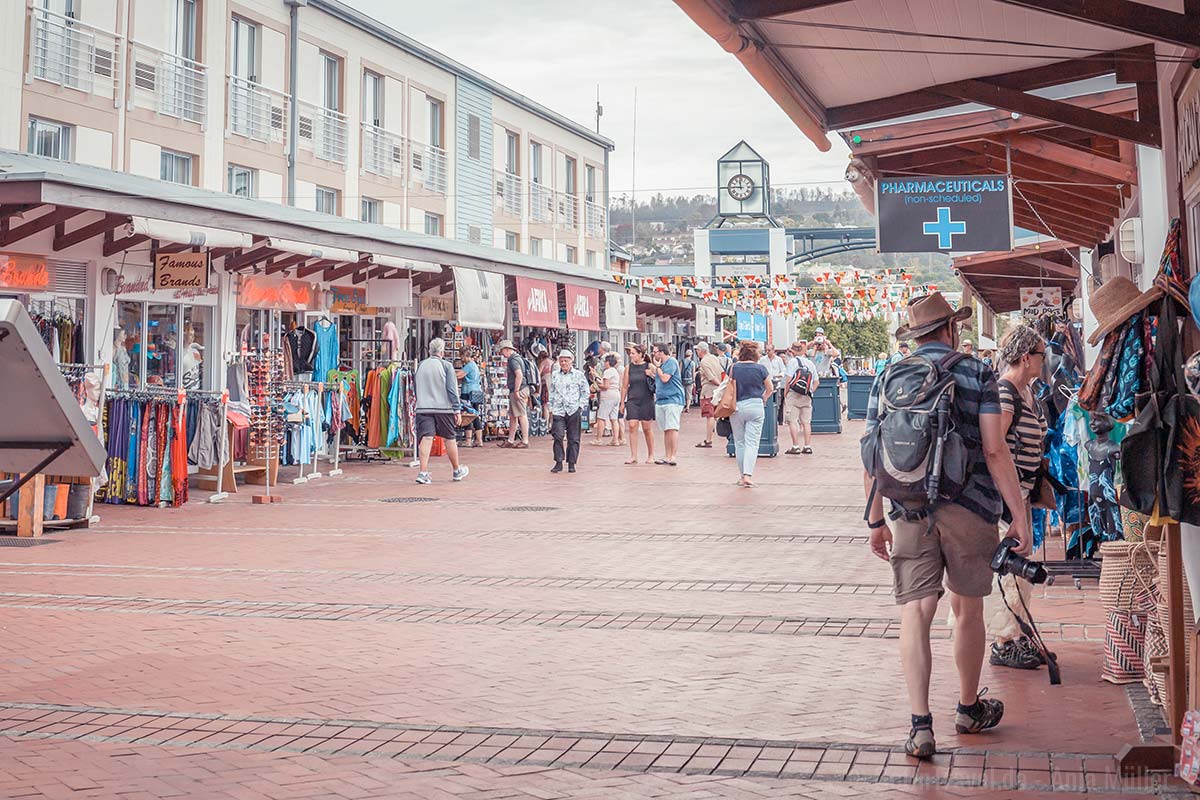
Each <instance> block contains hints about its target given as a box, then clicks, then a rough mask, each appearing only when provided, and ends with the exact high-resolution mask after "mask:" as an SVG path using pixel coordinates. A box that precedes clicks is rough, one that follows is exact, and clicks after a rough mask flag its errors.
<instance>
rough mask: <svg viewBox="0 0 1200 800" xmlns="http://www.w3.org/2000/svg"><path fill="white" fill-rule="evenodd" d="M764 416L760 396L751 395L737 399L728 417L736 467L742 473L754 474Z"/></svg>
mask: <svg viewBox="0 0 1200 800" xmlns="http://www.w3.org/2000/svg"><path fill="white" fill-rule="evenodd" d="M764 416H765V410H764V408H763V400H762V398H761V397H751V398H750V399H748V400H739V401H738V404H737V410H736V411H734V412H733V416H732V417H730V418H729V425H730V427H732V428H733V447H734V454H735V455H736V456H737V463H738V469H739V470H741V474H743V475H753V474H754V464H755V462H756V461H758V443H759V440H761V439H762V430H763V417H764Z"/></svg>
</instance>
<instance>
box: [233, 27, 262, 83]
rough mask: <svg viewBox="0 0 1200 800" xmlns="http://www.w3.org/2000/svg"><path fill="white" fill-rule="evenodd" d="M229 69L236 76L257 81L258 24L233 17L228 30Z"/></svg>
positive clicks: (244, 79)
mask: <svg viewBox="0 0 1200 800" xmlns="http://www.w3.org/2000/svg"><path fill="white" fill-rule="evenodd" d="M230 38H231V40H232V41H231V45H230V48H229V71H230V72H231V73H232V74H233V76H234V77H236V78H241V79H242V80H243V81H250V82H251V83H257V82H258V26H257V25H255V24H254V23H253V22H250V21H249V20H245V19H242V18H241V17H234V18H233V24H232V26H231V30H230Z"/></svg>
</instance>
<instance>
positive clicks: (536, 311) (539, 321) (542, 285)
mask: <svg viewBox="0 0 1200 800" xmlns="http://www.w3.org/2000/svg"><path fill="white" fill-rule="evenodd" d="M514 322H516V323H517V324H518V325H526V326H529V327H534V328H557V327H558V284H556V283H554V282H553V281H539V280H534V279H533V278H523V277H521V276H517V319H516V320H514Z"/></svg>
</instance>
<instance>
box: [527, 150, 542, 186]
mask: <svg viewBox="0 0 1200 800" xmlns="http://www.w3.org/2000/svg"><path fill="white" fill-rule="evenodd" d="M529 180H531V181H533V182H534V183H541V182H542V144H541V142H530V143H529Z"/></svg>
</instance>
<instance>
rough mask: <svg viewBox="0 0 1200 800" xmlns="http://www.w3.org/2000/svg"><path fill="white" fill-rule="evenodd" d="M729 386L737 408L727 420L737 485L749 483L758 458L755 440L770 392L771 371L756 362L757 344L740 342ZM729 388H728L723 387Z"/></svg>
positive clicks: (760, 430) (758, 434)
mask: <svg viewBox="0 0 1200 800" xmlns="http://www.w3.org/2000/svg"><path fill="white" fill-rule="evenodd" d="M730 377H731V378H732V379H733V388H735V389H736V391H737V410H736V411H734V412H733V416H732V417H730V419H729V424H730V427H732V428H733V446H734V455H736V456H737V463H738V471H739V472H740V473H741V477H739V478H738V486H747V487H749V486H753V485H754V483H753V481H752V480H751V478H753V477H754V463H755V462H756V461H757V460H758V443H759V440H760V439H761V438H762V429H763V417H764V416H765V413H766V402H767V398H768V397H770V396H771V392H772V391H774V388H775V386H774V384H773V383H772V382H771V372H770V370H768V369H767V368H766V367H765V366H763V365H762V364H760V363H758V345H757V344H756V343H755V342H743V343H742V346H741V349H739V350H738V360H737V363H736V364H734V365H733V369H732V370H731V371H730ZM725 391H729V387H727V388H726V389H725Z"/></svg>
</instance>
